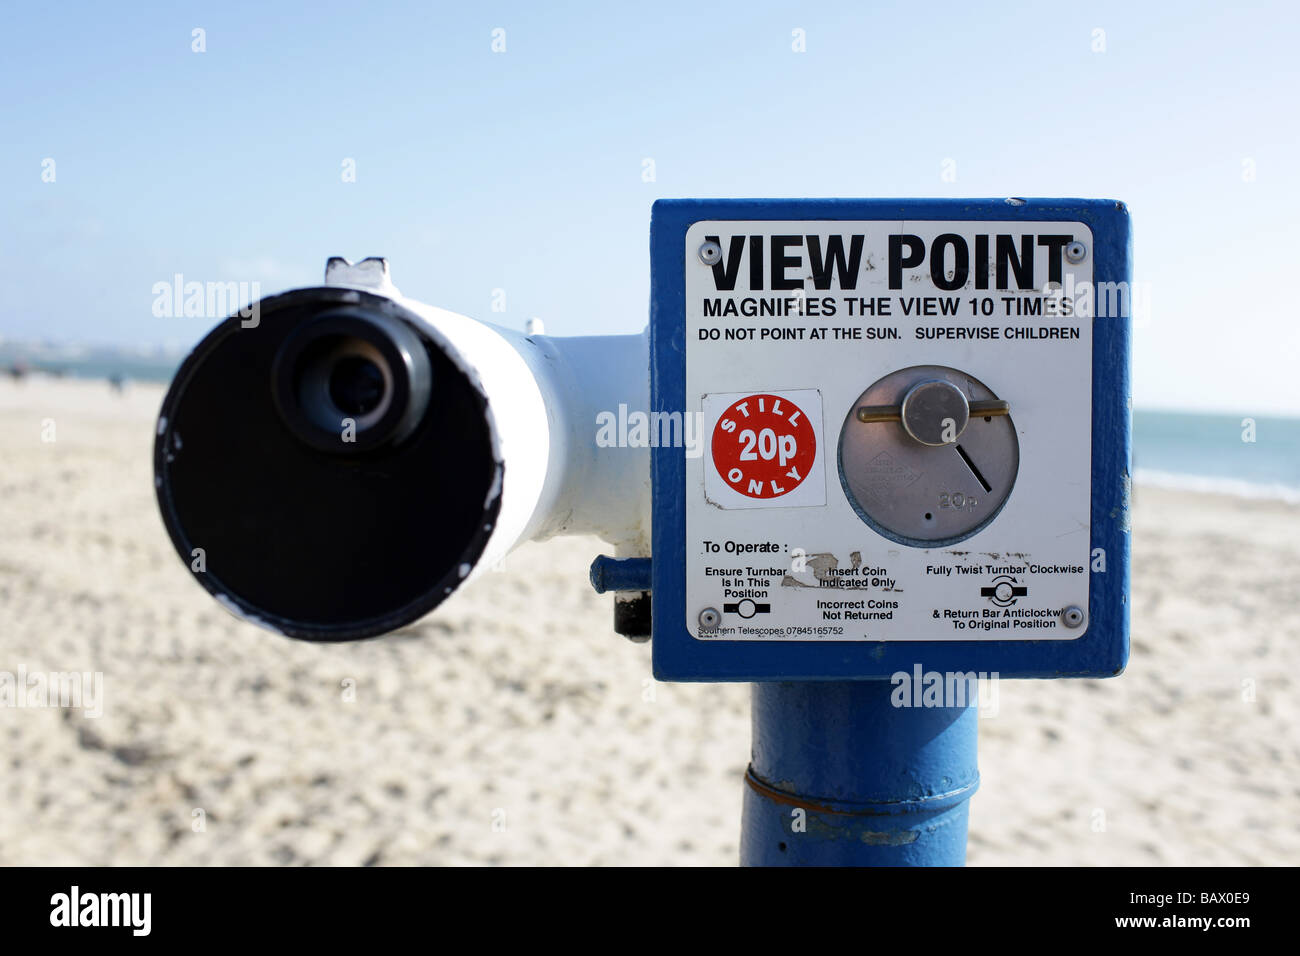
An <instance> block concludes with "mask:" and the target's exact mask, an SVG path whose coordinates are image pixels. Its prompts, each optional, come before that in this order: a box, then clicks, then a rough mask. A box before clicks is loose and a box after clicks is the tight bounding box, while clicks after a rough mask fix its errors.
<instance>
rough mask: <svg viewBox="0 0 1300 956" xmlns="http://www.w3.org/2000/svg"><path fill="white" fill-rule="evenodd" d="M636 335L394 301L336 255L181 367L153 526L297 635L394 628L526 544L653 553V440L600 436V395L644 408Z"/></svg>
mask: <svg viewBox="0 0 1300 956" xmlns="http://www.w3.org/2000/svg"><path fill="white" fill-rule="evenodd" d="M249 316H253V317H255V319H254V320H250V318H249ZM646 348H647V346H646V337H645V336H644V335H611V336H590V337H581V336H579V337H572V338H564V339H560V338H551V337H547V336H540V335H531V336H530V335H525V334H520V333H517V332H514V331H511V330H507V329H502V328H496V327H493V326H489V325H486V324H483V323H480V322H477V321H474V320H472V319H469V318H466V317H465V316H461V315H456V314H454V313H451V312H447V311H445V310H442V309H437V308H433V307H431V306H428V305H425V304H423V303H419V302H415V301H413V300H410V299H406V298H403V297H402V296H401V294H400V292H398V290H397V289H396V287H395V286H393V284H392V281H391V279H390V276H389V271H388V264H387V262H386V261H384V260H382V259H375V258H372V259H366V260H362V261H361V262H359V263H356V264H355V265H354V264H352V263H350V262H348V261H347V260H344V259H341V258H334V259H331V260H330V261H329V263H328V264H327V266H326V276H325V283H324V285H322V286H318V287H314V288H306V289H298V290H294V291H291V292H286V293H284V294H282V295H276V296H271V297H268V298H265V299H262V300H261V301H260V302H258V303H255V304H254V305H253V307H252V308H251V309H245V310H241V312H240V313H238V314H236V315H233V316H231V317H230V318H228V319H227V320H225V321H224V322H222V323H221V324H220V325H218V326H217V327H216V328H215V329H213V330H212V332H211V333H210V334H209V335H208V336H207V337H206V338H204V339H203V340H202V342H200V343H199V345H198V346H197V347H196V348H195V349H194V351H193V352H192V353H191V354H190V355H189V356H188V357H187V358H186V360H185V361H184V363H183V364H182V365H181V367H180V369H179V371H178V372H177V374H176V377H175V379H174V380H173V382H172V385H171V388H170V389H169V391H168V393H167V396H166V398H165V400H164V402H163V406H162V410H161V412H160V416H159V419H158V428H157V436H156V441H155V450H154V469H155V485H156V491H157V496H158V503H159V507H160V509H161V512H162V516H163V520H164V524H165V525H166V527H167V531H168V533H169V534H170V536H171V539H172V542H173V544H174V545H175V547H176V549H177V551H178V552H179V554H180V556H181V558H182V559H183V560H184V561H185V562H186V564H187V565H189V566H190V569H191V571H192V572H193V576H194V577H195V579H196V580H197V581H198V582H199V583H200V584H202V585H203V587H204V588H206V589H207V590H208V591H209V592H210V593H211V594H212V595H213V597H215V598H216V599H217V600H218V601H219V602H221V604H223V605H224V606H225V607H226V608H227V609H229V610H231V611H233V612H234V613H235V614H237V615H238V616H240V617H242V618H244V619H246V620H248V621H250V622H252V623H255V624H258V625H260V626H262V627H264V628H267V629H268V630H272V631H275V632H278V633H280V634H284V635H288V636H290V637H295V638H302V639H305V640H311V641H343V640H353V639H358V638H365V637H372V636H375V635H378V634H383V633H386V632H389V631H393V630H395V629H397V628H400V627H402V626H404V625H406V624H409V623H411V622H412V621H415V620H416V619H418V618H420V617H422V616H423V615H425V614H427V613H428V612H429V611H431V610H433V609H434V608H435V607H437V606H438V605H439V604H441V603H442V602H443V601H444V600H446V599H447V598H448V597H449V596H450V595H451V594H453V593H454V592H455V591H456V590H457V589H458V588H460V587H461V586H462V585H463V584H464V583H465V582H467V581H469V580H471V579H472V578H474V577H475V576H477V575H478V574H480V573H482V572H484V571H485V570H487V569H491V568H493V567H496V566H499V565H500V563H501V561H502V560H503V559H504V558H505V556H506V554H507V553H508V552H509V551H510V550H511V549H512V548H514V547H515V546H516V545H518V544H519V543H521V542H523V541H526V540H529V539H532V538H545V537H549V536H552V535H555V534H560V533H589V534H596V535H599V536H601V537H603V538H604V539H605V540H606V541H607V542H609V543H610V544H611V545H612V546H614V550H616V551H621V552H627V553H629V554H630V553H631V551H632V550H635V549H636V548H637V547H638V546H640V547H644V548H648V541H647V540H646V539H647V538H648V531H647V530H646V529H648V524H649V458H648V452H647V451H646V450H643V449H639V448H615V449H599V448H597V446H596V445H595V443H594V440H593V436H594V434H595V427H596V426H595V422H596V416H597V415H598V414H599V412H600V411H602V410H604V409H616V408H618V407H619V406H620V404H622V405H625V406H628V407H632V408H645V407H646V404H647V392H648V358H647V352H646ZM579 381H581V383H582V386H581V387H578V385H577V383H578V382H579ZM599 451H605V452H606V453H605V454H597V452H599ZM638 472H639V474H640V480H639V481H638V480H637V473H638ZM629 549H630V550H629Z"/></svg>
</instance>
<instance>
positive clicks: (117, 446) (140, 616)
mask: <svg viewBox="0 0 1300 956" xmlns="http://www.w3.org/2000/svg"><path fill="white" fill-rule="evenodd" d="M161 398H162V388H161V387H159V386H145V385H132V386H128V388H127V390H126V391H125V393H123V394H115V393H113V392H112V391H111V390H110V389H109V387H108V386H107V385H106V384H104V383H102V382H76V381H52V380H42V379H30V380H28V381H25V382H20V383H14V382H10V381H8V380H6V381H4V382H2V383H0V455H2V456H3V457H2V462H3V463H2V464H0V671H7V672H11V673H17V672H18V671H19V669H20V668H23V669H25V670H26V672H27V673H35V672H42V671H62V672H66V671H83V672H102V674H103V699H102V710H103V714H102V716H100V717H88V716H86V715H85V714H84V713H83V712H82V711H78V710H75V709H66V708H58V707H23V708H16V707H6V708H0V739H2V740H3V748H4V760H5V768H6V772H5V773H4V775H3V777H2V778H0V864H105V865H107V864H144V865H159V864H160V865H177V864H346V865H356V864H381V865H383V864H438V865H450V864H504V865H527V864H582V865H618V864H651V865H655V864H664V865H694V864H707V865H731V864H734V863H735V861H736V857H737V842H738V827H739V814H740V804H741V786H742V784H741V777H742V774H743V772H744V768H745V765H746V763H747V760H748V752H749V688H748V686H747V685H686V684H676V685H673V684H658V683H655V682H654V681H653V680H652V679H651V677H650V650H649V646H648V645H634V644H631V643H629V642H627V641H626V640H624V639H623V638H621V637H619V636H618V635H616V634H614V633H613V630H612V628H611V619H612V611H611V606H610V599H609V598H608V597H602V596H599V595H596V594H594V593H593V592H592V591H591V589H590V587H589V585H588V584H587V566H588V564H589V563H590V560H591V558H592V557H593V556H594V555H595V554H597V553H599V552H600V551H601V550H603V549H602V546H601V544H600V542H598V541H595V540H594V539H562V540H557V541H552V542H546V543H542V544H531V545H527V546H525V547H524V548H522V549H520V550H519V551H518V552H516V553H515V554H514V555H513V556H512V557H511V559H510V560H509V561H507V562H506V565H505V567H504V568H503V569H502V570H501V571H499V572H496V573H492V574H489V575H486V576H485V577H484V578H482V579H481V580H479V581H477V582H474V583H473V584H471V585H470V586H468V587H467V588H466V589H465V590H464V591H463V592H461V593H459V594H458V595H456V596H455V597H454V598H453V599H452V601H451V602H450V603H448V604H447V605H446V606H444V607H443V608H442V609H440V610H439V611H438V612H437V613H436V614H435V615H434V616H433V617H431V618H426V619H425V620H423V621H421V622H420V623H419V624H417V625H416V626H413V627H411V628H408V629H406V630H404V631H402V632H401V633H399V634H396V635H393V636H390V637H387V638H382V639H378V640H372V641H364V642H359V643H353V644H343V645H311V644H307V643H302V642H297V641H292V640H287V639H284V638H280V637H276V636H275V635H272V634H269V633H266V632H263V631H261V630H259V629H257V628H255V627H253V626H251V625H248V624H245V623H241V622H240V621H237V620H236V619H235V618H233V617H232V616H231V615H229V614H228V613H227V612H226V611H224V610H223V609H222V608H221V607H220V606H219V605H218V604H216V603H215V602H214V601H212V600H211V599H210V598H209V597H208V595H207V594H206V593H205V592H203V591H202V590H201V589H200V588H199V587H198V586H197V585H195V584H194V583H193V582H192V581H191V580H190V579H189V576H188V575H187V574H186V573H185V571H184V569H183V568H182V566H181V564H180V561H179V559H178V558H177V556H176V555H175V553H174V551H173V550H172V548H171V545H170V543H169V541H168V540H167V537H166V534H165V532H164V531H163V528H162V524H161V521H160V519H159V517H158V515H157V511H156V508H155V505H154V497H153V483H152V473H151V445H152V438H153V427H154V415H155V413H156V410H157V407H158V405H159V403H160V401H161ZM1132 600H1133V609H1132V610H1133V653H1132V659H1131V661H1130V664H1129V668H1128V671H1127V672H1126V673H1125V674H1124V675H1123V676H1122V677H1120V678H1118V679H1115V680H1108V681H1004V682H1001V683H1000V684H999V689H998V708H997V713H996V715H990V716H987V717H985V718H983V719H982V720H981V722H980V735H981V740H980V764H981V772H982V777H983V782H982V785H981V788H980V791H979V793H978V794H977V795H976V796H975V798H974V800H973V803H972V810H971V822H970V843H969V847H970V851H969V862H970V863H971V864H972V865H980V866H991V865H1002V864H1029V865H1100V864H1118V865H1127V864H1191V865H1195V864H1207V865H1238V864H1253V865H1257V864H1295V863H1297V862H1300V824H1298V823H1297V820H1300V732H1298V731H1297V729H1296V728H1297V726H1298V725H1300V703H1298V700H1300V697H1298V696H1297V691H1298V690H1300V688H1297V685H1296V675H1297V673H1300V616H1298V615H1297V614H1296V611H1295V608H1296V606H1297V604H1300V508H1297V507H1294V506H1288V505H1285V504H1282V503H1278V502H1270V501H1248V500H1243V499H1237V498H1231V497H1226V496H1214V495H1197V494H1192V493H1188V492H1173V491H1165V490H1161V489H1157V488H1154V487H1147V486H1140V487H1139V488H1138V489H1137V492H1136V496H1135V508H1134V592H1133V599H1132Z"/></svg>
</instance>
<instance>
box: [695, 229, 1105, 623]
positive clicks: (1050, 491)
mask: <svg viewBox="0 0 1300 956" xmlns="http://www.w3.org/2000/svg"><path fill="white" fill-rule="evenodd" d="M709 242H713V243H716V247H714V246H711V247H709V249H708V251H707V252H706V253H705V254H704V256H702V255H701V247H702V246H705V244H706V243H709ZM1092 245H1093V239H1092V234H1091V232H1090V230H1089V229H1088V227H1087V226H1085V225H1083V224H1082V223H1077V222H991V221H956V222H940V221H929V220H926V221H906V222H900V221H898V220H893V221H883V220H882V221H866V222H846V221H830V220H815V221H803V222H800V221H776V222H755V221H735V222H717V221H714V222H699V223H695V224H694V225H693V226H692V227H691V228H690V230H689V231H688V232H687V236H686V245H685V248H684V249H683V250H682V252H683V258H684V268H685V270H686V402H687V407H686V410H687V411H688V412H691V411H693V412H697V413H699V415H700V416H701V419H702V431H701V432H700V434H701V435H702V448H700V449H698V450H697V451H698V452H699V453H698V454H688V455H687V458H686V595H687V607H686V625H687V628H688V630H689V631H690V633H691V634H692V635H693V636H694V637H695V638H696V639H698V640H706V641H773V640H776V641H981V640H1071V639H1074V638H1078V637H1080V636H1082V635H1083V634H1084V633H1085V632H1086V630H1087V620H1086V611H1087V608H1088V578H1089V573H1090V568H1091V567H1092V566H1093V565H1094V563H1095V562H1098V561H1104V556H1098V555H1093V554H1091V553H1090V551H1089V547H1090V483H1091V422H1092V324H1093V318H1092V315H1093V312H1094V308H1095V303H1094V290H1093V289H1092V277H1093V261H1092ZM706 257H707V258H709V259H710V260H711V261H710V262H707V263H706V261H705V259H706ZM936 370H938V371H936ZM891 376H892V377H891ZM887 377H888V378H887ZM934 380H943V381H947V382H949V383H952V385H954V386H955V387H956V388H958V389H960V391H961V392H962V393H963V394H964V398H965V399H966V400H967V401H968V402H969V403H974V402H979V401H985V402H988V401H997V400H1001V401H1005V402H1007V403H1008V404H1009V417H1003V416H998V415H997V413H996V412H995V413H994V414H993V415H992V416H985V415H983V414H982V411H981V409H986V408H988V407H989V406H988V405H987V404H986V405H983V406H981V405H973V406H972V411H971V413H970V420H969V424H968V425H966V426H965V430H964V431H962V432H961V434H960V435H958V436H957V438H956V441H953V442H947V443H944V444H940V445H936V446H931V445H928V444H925V443H921V442H919V441H917V440H916V439H915V438H913V437H912V435H911V434H910V433H908V432H905V431H904V426H903V424H902V423H900V422H898V421H870V422H863V421H860V420H859V419H858V417H857V416H858V409H859V408H860V407H861V405H860V402H862V401H863V399H864V396H867V397H868V398H870V397H871V396H873V395H886V397H887V398H889V401H892V402H894V403H895V404H893V405H890V404H889V402H886V403H885V405H883V406H880V407H885V408H891V407H892V408H896V407H897V402H898V401H901V398H902V396H903V395H904V394H906V392H907V390H908V389H909V388H910V387H912V385H913V384H914V383H917V382H921V381H934ZM873 385H877V386H878V387H877V389H876V391H874V392H868V389H869V388H870V387H872V386H873ZM891 389H892V391H891ZM891 396H892V397H891ZM867 404H871V402H870V401H868V402H867ZM919 404H920V400H919V399H916V400H915V403H914V406H913V407H919ZM872 408H875V409H876V410H877V411H878V410H879V408H878V407H877V406H876V405H874V404H872ZM952 421H953V420H952V419H950V418H944V419H943V422H944V427H950V428H952V427H953V425H952ZM936 427H937V426H936ZM846 429H856V430H870V431H854V432H852V433H845V430H846ZM981 429H984V431H981ZM996 429H1001V431H1000V432H997V431H995V430H996ZM955 430H956V429H955V428H954V431H955ZM999 435H1000V436H1001V438H999V437H998V436H999ZM936 440H938V439H936ZM842 441H844V442H845V450H844V453H843V455H842V454H841V443H842ZM999 442H1001V443H999ZM963 444H964V445H965V447H962V448H961V449H960V450H958V446H963ZM1017 454H1018V462H1017V460H1016V455H1017ZM981 456H982V458H983V460H980V459H981ZM854 489H857V491H856V493H855V492H854ZM1098 570H1100V566H1098ZM1070 607H1075V608H1079V609H1082V610H1083V612H1084V613H1085V617H1084V618H1083V619H1082V620H1081V622H1078V623H1076V624H1075V626H1067V624H1066V623H1065V620H1064V616H1063V614H1062V611H1063V610H1064V609H1066V608H1070ZM710 608H711V609H714V610H716V611H717V612H719V615H720V623H719V625H718V626H717V627H716V628H705V627H703V626H702V625H701V623H700V616H701V612H702V611H705V610H706V609H710ZM705 619H706V621H707V620H709V619H710V616H709V615H705Z"/></svg>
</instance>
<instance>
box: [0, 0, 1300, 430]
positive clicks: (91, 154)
mask: <svg viewBox="0 0 1300 956" xmlns="http://www.w3.org/2000/svg"><path fill="white" fill-rule="evenodd" d="M922 11H923V12H922ZM3 21H4V26H3V32H0V184H2V185H0V281H2V282H3V289H4V292H3V295H2V296H0V335H3V336H10V337H19V338H26V337H40V338H49V339H55V340H60V341H68V340H81V341H90V342H97V343H99V342H114V343H122V344H131V345H134V344H145V343H158V344H161V343H171V344H180V345H189V344H192V343H193V342H194V341H196V340H197V339H198V338H199V337H200V336H201V335H202V334H203V333H204V332H205V331H206V330H207V328H208V327H209V326H210V325H211V324H213V323H212V322H211V321H210V320H208V319H199V318H159V317H155V316H154V315H153V314H152V310H151V304H152V301H153V293H152V288H153V285H154V283H156V282H159V281H165V280H169V279H170V278H171V277H172V276H173V275H174V274H175V273H181V274H183V275H184V276H185V278H186V279H187V280H199V281H214V280H236V281H240V280H242V281H258V282H260V283H261V287H262V291H263V293H265V294H270V293H272V292H275V291H278V290H281V289H283V288H288V287H292V286H296V285H304V284H314V283H316V282H318V281H319V279H320V276H321V271H322V268H323V265H324V262H325V259H326V257H328V256H330V255H344V256H348V257H349V258H353V259H356V258H360V257H362V256H366V255H386V256H388V257H389V259H390V261H391V263H392V268H393V276H394V280H395V282H396V283H397V284H398V286H399V287H400V288H401V289H402V291H403V292H404V293H406V294H407V295H412V296H414V297H416V298H420V299H423V300H425V301H427V302H430V303H433V304H436V305H441V306H444V307H446V308H450V309H453V310H456V311H460V312H464V313H466V314H469V315H473V316H476V317H479V318H484V319H488V320H491V321H496V322H500V323H502V324H510V325H522V323H523V322H524V321H525V320H526V319H527V318H529V317H532V316H538V317H540V318H542V319H544V320H545V322H546V327H547V331H548V332H550V333H551V334H571V333H589V332H599V331H610V332H614V331H635V330H638V329H640V328H641V327H642V326H643V325H644V324H645V321H646V314H647V297H648V289H649V258H648V251H647V239H648V227H649V215H650V204H651V203H652V202H653V200H654V199H656V198H658V197H660V196H883V197H895V196H955V197H956V196H1008V195H1019V196H1088V197H1107V198H1118V199H1122V200H1124V201H1126V202H1127V203H1128V204H1129V206H1130V209H1131V211H1132V214H1133V219H1134V226H1135V236H1136V238H1135V260H1136V279H1137V280H1138V281H1139V282H1142V283H1146V284H1147V287H1148V288H1149V290H1150V297H1149V302H1150V308H1149V312H1148V313H1147V314H1144V315H1142V316H1140V317H1139V318H1138V321H1137V323H1136V325H1137V328H1136V339H1135V378H1134V381H1135V398H1136V402H1137V404H1138V405H1140V406H1147V407H1187V408H1203V409H1222V410H1229V411H1239V412H1242V413H1247V414H1251V413H1254V414H1266V413H1269V412H1284V413H1286V412H1289V413H1295V414H1300V385H1296V384H1295V382H1294V378H1293V375H1294V366H1295V364H1296V360H1297V358H1300V315H1298V314H1297V313H1298V312H1300V310H1298V309H1297V306H1296V304H1295V303H1296V295H1295V293H1294V291H1293V289H1292V288H1291V287H1290V286H1289V281H1290V280H1291V279H1292V277H1293V276H1295V275H1296V274H1297V270H1296V268H1295V266H1294V264H1293V263H1294V256H1295V255H1296V249H1297V243H1296V242H1295V240H1294V239H1292V232H1293V230H1294V229H1295V228H1296V227H1297V224H1300V186H1297V179H1296V176H1297V170H1300V164H1298V163H1297V140H1298V139H1300V134H1298V133H1297V128H1296V105H1295V104H1296V101H1297V94H1298V93H1300V83H1298V82H1297V72H1298V68H1297V63H1298V62H1300V58H1298V57H1297V56H1296V55H1295V48H1296V45H1297V40H1298V39H1300V30H1297V25H1298V23H1300V12H1297V8H1296V6H1295V5H1293V4H1283V3H1278V4H1272V5H1269V4H1259V5H1255V4H1237V5H1224V4H1186V3H1180V4H1177V5H1174V4H1168V5H1160V4H1133V3H1131V2H1129V3H1114V4H1110V3H1100V4H1098V3H1089V4H1046V3H1040V4H998V5H990V6H989V8H987V9H983V10H981V9H977V8H976V6H975V5H973V4H967V3H952V4H942V3H936V4H929V5H925V6H920V5H916V4H898V5H883V4H860V3H855V4H848V3H844V4H838V3H817V4H810V5H806V6H804V5H799V4H768V3H752V2H751V3H737V4H727V3H713V4H700V3H698V2H696V3H680V4H677V3H654V4H639V5H617V6H616V5H599V6H598V5H591V6H590V7H588V8H585V9H583V8H580V7H577V6H575V5H567V4H564V5H561V4H553V5H544V4H538V3H521V4H474V5H456V6H442V5H437V4H428V3H424V4H384V3H375V4H357V3H313V4H302V5H290V4H280V3H277V4H267V3H214V4H161V3H159V4H155V3H147V2H142V3H133V4H111V5H110V4H91V3H83V4H72V5H67V4H51V5H43V4H30V3H16V2H12V0H7V2H6V3H5V9H4V16H3ZM195 28H202V29H203V30H204V31H205V39H206V52H203V53H195V52H192V50H191V45H192V31H193V30H194V29H195ZM495 28H502V29H504V30H505V42H506V50H505V52H503V53H494V52H493V51H492V48H491V46H492V31H493V30H494V29H495ZM795 29H801V30H803V31H804V33H805V36H806V52H802V53H797V52H794V50H793V49H792V31H793V30H795ZM1097 29H1101V30H1104V31H1105V36H1104V39H1105V50H1104V52H1094V50H1093V46H1094V43H1095V35H1094V31H1095V30H1097ZM349 158H350V159H353V160H355V163H356V181H355V182H350V183H345V182H343V181H342V176H341V170H342V164H343V162H344V160H345V159H349ZM46 159H53V160H54V161H55V167H54V168H55V181H54V182H43V181H42V169H43V167H42V163H43V161H44V160H46ZM646 159H652V160H653V161H654V172H655V180H654V181H653V182H645V181H643V168H644V160H646ZM945 160H952V161H953V162H954V164H955V167H950V168H955V172H956V179H955V181H954V182H945V181H944V180H943V179H942V178H941V173H942V172H943V170H944V168H945V167H944V161H945ZM494 289H504V290H505V292H506V299H505V301H506V312H505V313H503V314H502V313H493V312H492V311H491V304H492V295H493V290H494Z"/></svg>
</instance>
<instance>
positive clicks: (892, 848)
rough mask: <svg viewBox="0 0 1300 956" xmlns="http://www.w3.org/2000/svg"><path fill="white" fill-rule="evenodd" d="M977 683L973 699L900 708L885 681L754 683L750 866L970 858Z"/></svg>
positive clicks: (746, 844) (941, 862)
mask: <svg viewBox="0 0 1300 956" xmlns="http://www.w3.org/2000/svg"><path fill="white" fill-rule="evenodd" d="M969 687H970V693H969V694H968V695H967V696H966V704H965V706H957V707H917V706H911V707H899V706H895V699H896V697H897V692H896V690H895V685H894V684H893V683H892V682H891V681H888V680H863V681H828V682H806V681H801V682H786V683H761V684H755V685H754V694H753V725H754V746H753V759H752V762H751V763H750V766H749V770H748V772H747V773H746V775H745V807H744V817H743V820H742V823H741V837H740V862H741V864H742V865H745V866H799V865H805V866H960V865H962V864H964V863H965V862H966V821H967V811H968V810H969V806H970V804H969V802H968V801H969V800H970V798H971V795H972V794H973V793H974V792H975V790H976V789H977V788H978V787H979V770H978V768H977V766H976V736H977V723H976V722H977V717H978V714H977V710H976V700H975V698H976V693H975V688H976V683H975V682H974V681H971V682H970V684H969ZM891 698H892V699H891Z"/></svg>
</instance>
